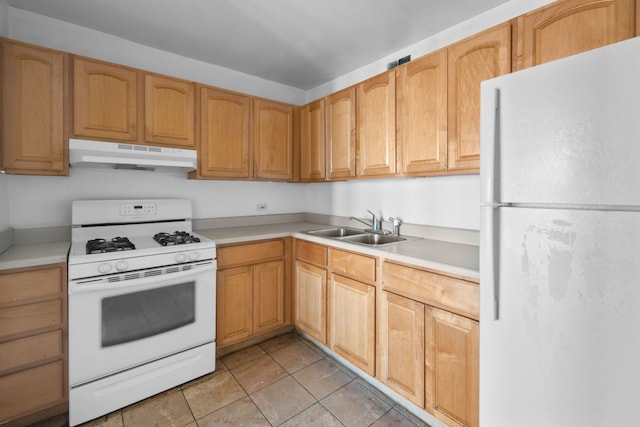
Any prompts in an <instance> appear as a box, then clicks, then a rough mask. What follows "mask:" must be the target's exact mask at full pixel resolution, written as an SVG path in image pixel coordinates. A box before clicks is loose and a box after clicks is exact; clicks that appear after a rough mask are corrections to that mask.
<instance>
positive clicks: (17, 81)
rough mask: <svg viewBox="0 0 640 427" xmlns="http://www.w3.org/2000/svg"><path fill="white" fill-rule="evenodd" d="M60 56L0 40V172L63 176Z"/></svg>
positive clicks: (62, 62) (65, 164) (65, 156)
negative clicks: (0, 92)
mask: <svg viewBox="0 0 640 427" xmlns="http://www.w3.org/2000/svg"><path fill="white" fill-rule="evenodd" d="M65 58H66V54H64V53H62V52H57V51H54V50H49V49H44V48H39V47H35V46H31V45H26V44H22V43H17V42H10V41H8V40H2V123H1V125H2V151H1V155H0V156H1V158H2V159H1V160H2V163H1V166H2V170H4V171H6V172H8V173H14V174H29V175H67V174H68V172H69V161H68V148H67V143H66V138H65V132H64V88H65V85H64V81H65V62H66V60H65Z"/></svg>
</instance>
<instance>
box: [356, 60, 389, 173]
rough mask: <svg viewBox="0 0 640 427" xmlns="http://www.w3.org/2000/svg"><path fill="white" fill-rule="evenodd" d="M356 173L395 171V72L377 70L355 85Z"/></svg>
mask: <svg viewBox="0 0 640 427" xmlns="http://www.w3.org/2000/svg"><path fill="white" fill-rule="evenodd" d="M356 105H357V115H356V123H357V128H358V133H357V158H356V173H357V175H358V176H363V177H367V176H380V175H393V174H395V173H396V73H395V70H391V71H389V72H386V73H383V74H380V75H378V76H376V77H373V78H370V79H369V80H366V81H364V82H362V83H360V84H358V85H357V96H356Z"/></svg>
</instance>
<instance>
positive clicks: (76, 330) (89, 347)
mask: <svg viewBox="0 0 640 427" xmlns="http://www.w3.org/2000/svg"><path fill="white" fill-rule="evenodd" d="M215 269H216V267H215V261H210V262H202V263H198V264H197V265H193V266H191V268H190V269H189V270H186V271H179V272H175V273H167V274H162V275H158V276H153V277H144V278H139V279H132V280H124V281H120V282H115V283H95V284H91V283H87V284H82V285H78V284H74V283H73V282H72V283H70V286H69V288H70V290H72V292H70V293H69V383H70V386H72V387H73V386H77V385H80V384H84V383H87V382H90V381H94V380H96V379H99V378H102V377H105V376H108V375H111V374H115V373H117V372H120V371H123V370H126V369H130V368H133V367H136V366H140V365H143V364H145V363H148V362H151V361H154V360H158V359H161V358H163V357H166V356H170V355H173V354H176V353H179V352H181V351H184V350H188V349H190V348H193V347H196V346H199V345H202V344H206V343H211V342H214V341H215V329H216V326H215V319H216V316H215V307H216V289H215V286H216V274H215Z"/></svg>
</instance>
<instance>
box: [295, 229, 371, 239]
mask: <svg viewBox="0 0 640 427" xmlns="http://www.w3.org/2000/svg"><path fill="white" fill-rule="evenodd" d="M306 233H307V234H311V235H313V236H322V237H337V238H340V237H346V236H358V235H363V234H366V232H365V231H364V230H358V229H357V228H345V227H341V228H325V229H323V230H311V231H307V232H306Z"/></svg>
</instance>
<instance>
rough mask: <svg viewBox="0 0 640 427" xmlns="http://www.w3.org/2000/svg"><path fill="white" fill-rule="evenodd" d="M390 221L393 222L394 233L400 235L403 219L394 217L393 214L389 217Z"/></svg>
mask: <svg viewBox="0 0 640 427" xmlns="http://www.w3.org/2000/svg"><path fill="white" fill-rule="evenodd" d="M389 221H391V222H392V223H393V234H394V235H395V236H399V235H400V224H402V220H401V219H399V218H394V217H392V216H390V217H389Z"/></svg>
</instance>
